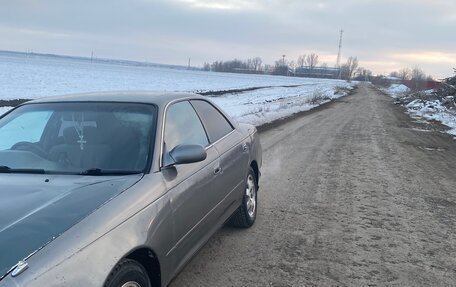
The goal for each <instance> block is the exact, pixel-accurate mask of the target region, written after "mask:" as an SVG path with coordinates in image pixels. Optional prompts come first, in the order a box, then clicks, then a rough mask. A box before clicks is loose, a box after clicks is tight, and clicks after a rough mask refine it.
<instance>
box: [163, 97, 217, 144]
mask: <svg viewBox="0 0 456 287" xmlns="http://www.w3.org/2000/svg"><path fill="white" fill-rule="evenodd" d="M164 141H165V144H166V149H167V150H168V151H171V150H172V149H173V148H175V147H176V146H177V145H184V144H198V145H202V146H204V147H205V146H207V145H208V144H209V140H208V138H207V135H206V132H205V131H204V127H203V125H202V123H201V121H200V119H199V118H198V115H197V114H196V112H195V110H194V109H193V107H192V106H191V105H190V103H189V102H187V101H185V102H179V103H176V104H173V105H171V106H170V107H169V108H168V110H167V112H166V120H165V135H164Z"/></svg>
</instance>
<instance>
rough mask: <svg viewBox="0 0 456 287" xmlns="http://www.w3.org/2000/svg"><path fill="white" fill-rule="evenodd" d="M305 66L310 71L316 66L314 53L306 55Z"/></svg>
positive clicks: (316, 60)
mask: <svg viewBox="0 0 456 287" xmlns="http://www.w3.org/2000/svg"><path fill="white" fill-rule="evenodd" d="M306 64H307V66H308V67H309V68H310V69H313V68H315V67H316V66H317V64H318V55H317V54H315V53H312V54H310V55H307V57H306Z"/></svg>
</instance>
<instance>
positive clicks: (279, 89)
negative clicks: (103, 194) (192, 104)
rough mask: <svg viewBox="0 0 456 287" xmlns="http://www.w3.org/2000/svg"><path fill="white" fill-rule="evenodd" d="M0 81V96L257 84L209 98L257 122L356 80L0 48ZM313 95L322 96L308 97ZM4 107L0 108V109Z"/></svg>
mask: <svg viewBox="0 0 456 287" xmlns="http://www.w3.org/2000/svg"><path fill="white" fill-rule="evenodd" d="M0 86H1V87H2V89H1V90H0V100H1V99H3V100H12V99H35V98H41V97H47V96H54V95H62V94H68V93H81V92H94V91H109V90H154V91H184V92H208V91H214V92H217V91H227V90H228V91H229V90H234V89H247V88H252V87H259V88H260V89H256V90H252V91H245V92H236V93H226V94H223V95H221V96H214V97H212V99H213V100H214V101H215V102H216V103H217V104H219V105H220V106H221V107H222V108H224V109H225V110H226V111H227V112H228V113H229V114H230V115H231V116H232V117H234V118H236V119H238V120H239V121H243V122H249V123H252V124H255V125H261V124H264V123H267V122H270V121H273V120H275V119H278V118H282V117H286V116H289V115H291V114H293V113H296V112H300V111H304V110H309V109H311V108H313V107H315V106H317V105H318V104H321V103H322V102H325V101H328V100H330V99H333V98H336V97H340V96H343V95H346V94H347V92H348V91H347V89H350V88H352V87H353V86H354V84H353V83H352V84H348V83H346V82H344V81H339V80H327V79H306V78H297V77H281V76H268V75H246V74H231V73H213V72H204V71H189V70H181V69H171V68H157V67H144V66H134V65H125V64H123V65H122V64H117V63H96V62H94V63H91V62H90V61H87V60H83V59H73V58H56V57H52V56H42V55H32V56H30V55H25V54H17V53H9V52H0ZM290 86H293V87H290ZM336 91H340V92H338V93H336ZM316 96H319V97H322V98H323V99H324V100H323V101H319V102H315V101H312V99H313V98H315V97H316ZM8 109H9V108H7V107H0V114H1V113H3V112H5V111H6V110H8Z"/></svg>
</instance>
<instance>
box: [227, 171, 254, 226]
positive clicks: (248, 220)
mask: <svg viewBox="0 0 456 287" xmlns="http://www.w3.org/2000/svg"><path fill="white" fill-rule="evenodd" d="M244 190H245V191H244V195H243V199H242V204H241V206H240V207H239V208H238V209H237V210H236V211H235V212H234V214H233V216H232V217H231V219H230V224H231V225H233V226H235V227H241V228H248V227H250V226H252V225H253V223H255V219H256V214H257V208H258V201H257V190H258V188H257V181H256V177H255V172H254V171H253V169H252V168H249V172H248V174H247V177H246V180H245V189H244Z"/></svg>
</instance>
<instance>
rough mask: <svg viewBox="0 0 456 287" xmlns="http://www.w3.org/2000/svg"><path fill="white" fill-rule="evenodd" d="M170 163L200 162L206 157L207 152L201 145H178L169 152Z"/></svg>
mask: <svg viewBox="0 0 456 287" xmlns="http://www.w3.org/2000/svg"><path fill="white" fill-rule="evenodd" d="M169 156H170V157H171V159H172V162H173V163H172V164H171V165H173V164H186V163H193V162H200V161H203V160H205V159H206V157H207V153H206V150H205V149H204V147H203V146H201V145H178V146H176V147H175V148H173V150H172V151H170V152H169Z"/></svg>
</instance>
